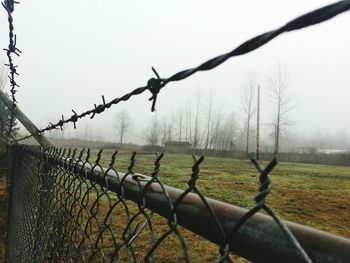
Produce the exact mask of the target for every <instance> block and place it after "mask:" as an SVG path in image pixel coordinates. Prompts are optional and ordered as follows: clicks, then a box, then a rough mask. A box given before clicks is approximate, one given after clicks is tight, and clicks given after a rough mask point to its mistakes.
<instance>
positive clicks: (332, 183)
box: [101, 151, 350, 237]
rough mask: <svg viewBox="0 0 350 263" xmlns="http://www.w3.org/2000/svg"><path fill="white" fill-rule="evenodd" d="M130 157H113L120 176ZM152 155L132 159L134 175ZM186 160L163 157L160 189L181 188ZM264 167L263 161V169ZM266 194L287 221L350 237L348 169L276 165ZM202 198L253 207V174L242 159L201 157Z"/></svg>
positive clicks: (148, 167) (147, 167)
mask: <svg viewBox="0 0 350 263" xmlns="http://www.w3.org/2000/svg"><path fill="white" fill-rule="evenodd" d="M110 155H111V152H108V151H107V152H105V153H104V155H103V158H102V161H101V164H102V166H108V164H109V157H110ZM130 156H131V154H130V153H126V152H122V153H120V154H118V158H117V162H116V165H115V166H116V168H117V169H118V170H119V171H126V170H127V167H128V164H129V159H130ZM154 160H155V155H152V154H139V155H137V156H136V166H135V169H134V171H135V172H137V173H141V174H145V175H150V174H151V172H152V170H153V167H154ZM192 164H193V159H192V157H191V156H189V155H180V154H165V156H164V158H163V160H162V162H161V169H160V173H159V178H160V179H161V181H162V182H164V183H165V184H168V185H171V186H173V187H178V188H181V189H185V188H186V187H187V181H188V180H189V178H190V176H191V167H192ZM266 164H267V162H263V165H266ZM270 179H271V181H272V191H271V193H270V195H269V196H268V204H269V205H270V206H271V207H272V208H273V209H274V210H275V211H276V212H277V213H278V215H279V216H280V217H281V218H283V219H285V220H289V221H293V222H296V223H300V224H305V225H308V226H312V227H315V228H318V229H321V230H325V231H328V232H331V233H334V234H337V235H341V236H344V237H350V217H349V212H348V210H347V209H348V208H349V207H350V199H349V197H350V167H340V166H327V165H313V164H300V163H283V162H282V163H279V164H278V165H277V167H276V168H275V169H274V170H273V172H272V173H271V175H270ZM197 186H198V188H199V189H200V191H201V192H202V193H203V194H204V195H205V196H207V197H211V198H214V199H217V200H220V201H224V202H228V203H230V204H233V205H238V206H241V207H245V208H250V207H252V206H253V205H254V196H255V194H256V193H257V189H258V186H259V174H258V172H257V171H256V169H255V167H254V166H253V165H252V164H251V163H250V161H248V160H235V159H231V158H215V157H206V158H205V160H204V162H203V163H202V164H201V166H200V178H199V180H198V182H197Z"/></svg>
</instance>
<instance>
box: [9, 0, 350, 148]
mask: <svg viewBox="0 0 350 263" xmlns="http://www.w3.org/2000/svg"><path fill="white" fill-rule="evenodd" d="M7 2H11V1H5V3H7ZM3 5H4V4H3ZM349 9H350V0H345V1H339V2H336V3H333V4H330V5H327V6H324V7H322V8H319V9H316V10H314V11H312V12H309V13H306V14H304V15H302V16H300V17H297V18H296V19H294V20H291V21H290V22H288V23H287V24H285V25H284V26H282V27H280V28H278V29H276V30H272V31H269V32H266V33H263V34H260V35H258V36H255V37H253V38H251V39H249V40H247V41H245V42H244V43H242V44H241V45H239V46H238V47H236V48H235V49H233V50H232V51H230V52H228V53H226V54H223V55H220V56H217V57H214V58H212V59H210V60H208V61H206V62H204V63H202V64H200V65H199V66H197V67H195V68H190V69H186V70H183V71H180V72H178V73H176V74H174V75H172V76H170V77H169V78H166V79H163V78H160V77H159V75H158V73H157V72H156V70H155V69H154V68H152V70H153V72H154V73H155V75H156V77H157V78H151V79H150V80H148V82H147V84H146V85H145V86H142V87H139V88H137V89H135V90H133V91H131V92H130V93H127V94H125V95H124V96H122V97H119V98H115V99H113V100H111V101H110V102H108V103H105V100H104V97H103V103H102V104H99V105H96V104H95V105H94V108H93V109H90V110H88V111H85V112H83V113H81V114H77V113H76V112H74V111H73V113H74V114H73V115H72V116H71V117H70V118H68V119H63V118H62V119H61V120H60V121H58V122H57V123H55V124H50V125H49V126H47V127H46V128H44V129H41V130H40V131H39V133H43V132H45V131H49V130H52V129H56V128H58V127H60V128H62V126H63V125H64V124H67V123H73V124H74V128H76V122H77V121H78V120H79V119H81V118H84V117H86V116H88V115H91V116H90V118H94V116H95V115H96V114H100V113H102V112H103V111H105V110H106V109H108V108H110V107H111V106H112V105H115V104H118V103H119V102H121V101H127V100H129V99H130V98H131V97H132V96H136V95H139V94H141V93H143V92H144V91H146V90H149V91H150V92H151V93H152V97H151V98H150V99H149V100H151V101H152V108H151V110H152V112H153V111H155V104H156V101H157V95H158V94H159V91H160V90H161V89H162V88H163V87H165V86H166V85H167V84H168V83H170V82H174V81H180V80H183V79H186V78H188V77H190V76H191V75H193V74H195V73H197V72H199V71H208V70H211V69H213V68H215V67H217V66H219V65H221V64H222V63H224V62H225V61H226V60H228V59H229V58H232V57H235V56H240V55H244V54H247V53H249V52H252V51H253V50H256V49H258V48H260V47H261V46H263V45H265V44H266V43H268V42H269V41H271V40H272V39H274V38H276V37H277V36H279V35H281V34H283V33H286V32H290V31H294V30H299V29H302V28H305V27H309V26H312V25H315V24H318V23H321V22H324V21H326V20H329V19H331V18H333V17H335V16H337V15H339V14H341V13H343V12H345V11H348V10H349ZM9 14H10V13H9ZM13 47H15V45H14V46H13ZM9 50H11V47H10V48H9ZM16 50H17V49H15V51H16ZM17 51H18V50H17ZM23 139H24V138H22V139H19V140H17V141H20V140H23Z"/></svg>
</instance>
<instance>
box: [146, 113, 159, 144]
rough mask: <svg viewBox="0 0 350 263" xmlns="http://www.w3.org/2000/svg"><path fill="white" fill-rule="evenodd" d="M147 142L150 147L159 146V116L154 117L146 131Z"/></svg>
mask: <svg viewBox="0 0 350 263" xmlns="http://www.w3.org/2000/svg"><path fill="white" fill-rule="evenodd" d="M145 134H146V141H147V143H148V145H151V146H157V145H158V141H159V122H158V118H157V116H156V115H155V116H153V118H152V120H151V123H150V125H149V126H148V128H147V129H146V132H145Z"/></svg>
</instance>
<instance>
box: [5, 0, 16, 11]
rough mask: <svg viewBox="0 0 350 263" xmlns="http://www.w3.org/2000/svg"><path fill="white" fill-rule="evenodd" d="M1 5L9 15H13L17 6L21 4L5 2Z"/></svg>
mask: <svg viewBox="0 0 350 263" xmlns="http://www.w3.org/2000/svg"><path fill="white" fill-rule="evenodd" d="M1 4H2V6H3V7H4V8H5V9H6V11H7V12H8V13H12V12H13V11H14V10H15V4H19V2H17V1H13V0H5V1H4V2H2V3H1Z"/></svg>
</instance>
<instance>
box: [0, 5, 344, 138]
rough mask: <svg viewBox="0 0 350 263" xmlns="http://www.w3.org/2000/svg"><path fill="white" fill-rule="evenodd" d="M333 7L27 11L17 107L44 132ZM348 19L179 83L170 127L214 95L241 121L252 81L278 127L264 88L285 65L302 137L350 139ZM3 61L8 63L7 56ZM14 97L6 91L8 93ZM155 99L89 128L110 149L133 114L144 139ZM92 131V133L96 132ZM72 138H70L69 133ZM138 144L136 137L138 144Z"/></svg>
mask: <svg viewBox="0 0 350 263" xmlns="http://www.w3.org/2000/svg"><path fill="white" fill-rule="evenodd" d="M329 3H331V1H320V0H317V1H316V0H312V1H311V0H310V1H301V0H298V1H296V0H295V1H270V0H269V1H228V0H227V1H224V0H222V1H203V0H198V1H194V0H192V1H184V0H178V1H164V0H163V1H161V0H158V1H153V0H152V1H115V0H113V1H112V0H104V1H91V0H84V1H83V0H75V1H71V0H70V1H68V0H59V1H57V0H56V1H52V0H36V1H26V0H23V1H21V4H20V5H17V6H16V10H15V13H14V25H15V32H16V34H17V42H18V44H17V46H18V48H19V49H21V50H22V52H23V55H22V56H21V57H20V58H15V62H16V63H18V64H19V69H18V70H19V73H20V76H19V77H18V78H17V80H18V81H17V82H18V83H19V85H20V86H21V87H20V88H19V89H18V93H17V94H16V95H17V98H18V101H19V107H20V108H21V109H22V110H23V111H24V112H25V113H26V114H27V116H28V117H29V118H31V119H32V120H33V121H34V122H35V123H36V124H37V125H38V126H39V127H40V128H43V127H44V126H46V125H47V124H48V122H49V121H54V122H56V121H57V120H58V119H59V118H60V116H61V114H64V115H65V116H66V117H69V116H70V115H71V109H74V110H75V111H77V112H81V111H85V110H87V109H90V108H91V107H93V104H94V103H101V101H102V99H101V95H104V96H105V98H106V100H107V101H109V100H111V99H113V98H116V97H119V96H122V95H124V94H125V93H127V92H129V91H131V90H133V89H135V88H137V87H140V86H143V85H145V84H146V83H147V80H148V79H149V78H151V77H153V73H152V71H151V66H154V67H155V68H156V69H157V71H158V72H159V74H160V75H161V77H169V76H170V75H172V74H173V73H175V72H177V71H179V70H183V69H186V68H189V67H194V66H197V65H198V64H200V63H202V62H204V61H206V60H207V59H209V58H211V57H213V56H217V55H219V54H222V53H226V52H228V51H230V50H232V49H233V48H235V47H236V46H237V45H239V44H240V43H242V42H243V41H245V40H247V39H248V38H251V37H253V36H255V35H257V34H260V33H263V32H265V31H269V30H272V29H275V28H277V27H280V26H281V25H283V24H284V23H286V22H288V21H289V20H290V19H293V18H295V17H296V16H298V15H301V14H303V13H305V12H308V11H311V10H313V9H315V8H318V7H321V6H323V5H325V4H329ZM0 17H1V18H0V19H1V20H0V23H1V25H2V26H1V27H0V34H1V36H2V37H1V38H0V46H1V47H6V46H7V45H8V26H7V20H6V19H7V17H6V13H5V11H4V10H3V11H2V13H1V16H0ZM349 25H350V13H349V12H347V13H345V14H342V15H340V16H337V17H336V18H334V19H332V20H330V21H327V22H325V23H322V24H320V25H316V26H313V27H309V28H307V29H303V30H299V31H296V32H292V33H287V34H284V35H281V36H279V37H278V38H276V39H275V40H273V41H271V42H270V43H268V44H267V45H265V46H263V47H262V48H260V49H258V50H257V51H254V52H251V53H249V54H248V55H244V56H241V57H235V58H232V59H230V60H229V61H227V62H225V63H224V64H223V65H221V66H219V67H218V68H215V69H214V70H211V71H208V72H201V73H198V74H195V75H194V76H192V77H190V78H188V79H186V80H184V81H181V82H178V83H170V84H169V85H167V86H166V87H165V88H164V89H163V90H162V91H161V92H160V94H159V96H158V101H157V105H156V108H157V115H158V116H159V117H160V118H161V117H162V116H164V115H167V114H169V113H170V112H172V111H176V110H177V109H179V108H180V107H181V106H182V105H183V104H184V103H185V102H186V101H188V100H194V99H195V96H196V94H198V93H201V94H203V95H202V96H203V100H205V99H206V97H207V95H208V94H209V92H210V89H212V90H213V93H214V94H215V101H216V103H219V104H222V105H223V106H224V109H225V110H226V111H227V112H230V111H232V110H233V111H235V112H236V114H237V115H238V116H239V114H240V112H241V104H240V92H241V87H242V85H243V83H244V81H245V79H246V72H247V70H251V69H253V70H255V71H256V72H257V73H258V81H259V83H260V86H261V88H262V91H261V92H262V122H268V121H270V119H271V106H272V104H271V101H270V99H269V97H268V90H267V89H268V87H267V83H266V77H267V75H268V73H269V71H271V69H272V68H273V67H275V66H276V65H277V64H278V63H280V64H282V65H283V66H284V67H286V68H287V70H288V74H289V76H290V78H291V80H292V81H291V84H290V93H291V94H292V95H293V97H294V98H295V102H296V103H295V104H296V108H295V110H294V111H293V112H292V114H291V119H292V120H293V122H294V123H295V125H294V127H293V130H294V131H295V132H296V133H298V134H313V133H315V132H317V131H322V132H323V133H330V134H336V133H338V132H340V131H345V132H346V133H348V134H350V118H349V117H348V113H349V112H350V106H349V98H350V89H349V88H350V73H349V64H350V52H349V47H350V30H349ZM3 60H5V56H4V52H3ZM7 90H9V87H7ZM150 96H151V95H150V94H149V93H147V92H146V93H145V94H143V95H141V96H138V97H134V98H132V99H131V100H130V101H129V102H127V103H121V104H119V105H115V106H112V108H111V109H110V110H108V111H107V112H105V113H103V114H101V115H99V116H97V117H96V118H95V119H94V120H90V119H89V118H87V120H84V121H80V122H79V123H78V124H77V126H78V131H79V130H80V132H82V131H84V130H85V129H86V128H87V127H88V129H91V130H92V131H93V132H94V133H96V134H99V136H100V137H101V138H103V139H108V140H116V135H115V130H114V115H115V114H116V113H117V112H118V111H120V110H122V109H126V110H128V111H130V114H131V117H132V119H133V123H134V125H133V133H134V134H135V136H139V135H141V134H142V132H143V130H144V128H145V127H146V126H147V123H148V121H149V119H150V118H151V112H150V108H151V102H149V101H148V98H149V97H150ZM87 125H88V126H87ZM67 131H69V132H72V127H69V128H67ZM133 139H135V141H138V140H139V139H137V137H135V138H131V139H129V140H133Z"/></svg>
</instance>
